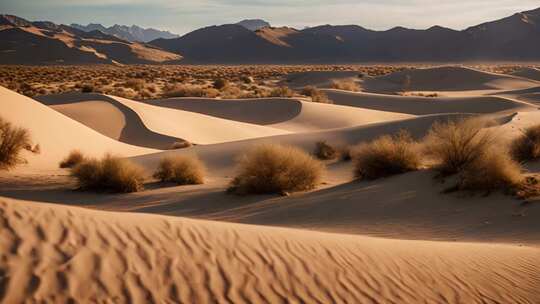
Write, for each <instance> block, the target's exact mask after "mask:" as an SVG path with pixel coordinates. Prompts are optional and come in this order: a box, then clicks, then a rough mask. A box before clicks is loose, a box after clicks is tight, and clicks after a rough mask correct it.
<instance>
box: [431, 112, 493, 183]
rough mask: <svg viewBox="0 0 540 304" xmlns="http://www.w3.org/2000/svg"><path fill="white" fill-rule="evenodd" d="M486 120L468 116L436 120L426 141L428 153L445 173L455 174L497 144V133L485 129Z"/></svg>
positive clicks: (443, 173) (440, 170) (442, 172)
mask: <svg viewBox="0 0 540 304" xmlns="http://www.w3.org/2000/svg"><path fill="white" fill-rule="evenodd" d="M485 125H486V122H485V121H482V120H478V119H464V120H458V121H448V122H445V123H440V122H436V123H435V124H433V126H432V127H431V129H430V131H429V133H428V136H427V137H426V141H425V148H426V149H425V152H426V154H427V155H428V156H429V157H430V158H431V159H432V161H433V162H435V164H436V165H435V166H436V169H438V170H439V172H440V173H441V174H442V175H451V174H455V173H458V172H460V171H462V170H463V169H464V168H465V167H467V166H469V165H470V164H471V163H473V162H475V161H476V160H477V159H480V158H481V157H483V156H484V155H485V154H486V153H487V151H488V150H489V149H490V147H492V146H493V143H494V140H495V136H494V134H493V133H492V132H489V131H487V130H483V127H484V126H485Z"/></svg>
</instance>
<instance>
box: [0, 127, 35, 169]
mask: <svg viewBox="0 0 540 304" xmlns="http://www.w3.org/2000/svg"><path fill="white" fill-rule="evenodd" d="M37 147H38V146H36V152H34V150H33V149H32V144H31V142H30V133H29V132H28V130H26V129H23V128H19V127H14V126H13V125H12V124H11V123H9V122H7V121H5V120H4V119H2V118H1V117H0V170H9V169H11V168H13V167H15V166H16V165H18V164H23V163H25V162H26V160H25V159H24V158H23V157H22V156H21V153H22V152H23V151H24V150H27V151H31V152H34V153H37Z"/></svg>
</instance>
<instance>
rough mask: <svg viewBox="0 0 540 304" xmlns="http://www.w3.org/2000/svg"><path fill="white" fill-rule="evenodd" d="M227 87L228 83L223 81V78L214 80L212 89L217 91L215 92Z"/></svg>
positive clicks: (225, 80)
mask: <svg viewBox="0 0 540 304" xmlns="http://www.w3.org/2000/svg"><path fill="white" fill-rule="evenodd" d="M228 85H229V81H228V80H227V79H224V78H218V79H216V80H214V83H213V84H212V86H213V87H214V89H217V90H221V89H223V88H225V87H226V86H228Z"/></svg>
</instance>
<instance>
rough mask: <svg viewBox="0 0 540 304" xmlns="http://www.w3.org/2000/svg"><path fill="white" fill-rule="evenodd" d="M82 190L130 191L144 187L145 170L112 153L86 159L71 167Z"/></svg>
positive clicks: (72, 173)
mask: <svg viewBox="0 0 540 304" xmlns="http://www.w3.org/2000/svg"><path fill="white" fill-rule="evenodd" d="M71 175H72V176H73V177H75V178H76V179H77V181H78V184H79V187H80V189H82V190H91V191H99V192H117V193H128V192H137V191H140V190H142V189H143V182H144V171H143V170H142V169H141V168H140V167H138V166H137V165H135V164H133V163H131V162H130V161H128V160H126V159H122V158H119V157H116V156H112V155H110V154H107V155H105V156H104V157H103V158H102V159H93V158H89V159H85V160H84V161H82V162H81V163H79V164H78V165H76V166H75V167H73V168H72V169H71Z"/></svg>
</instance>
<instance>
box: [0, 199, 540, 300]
mask: <svg viewBox="0 0 540 304" xmlns="http://www.w3.org/2000/svg"><path fill="white" fill-rule="evenodd" d="M0 225H1V226H2V229H1V230H0V240H1V242H0V248H1V249H2V250H0V252H1V255H2V258H1V259H0V269H1V270H2V272H1V274H2V275H1V276H0V290H2V291H3V292H2V294H0V299H1V300H3V301H4V302H7V303H16V302H21V301H23V300H27V301H28V300H36V301H55V302H64V301H69V300H73V299H76V300H77V301H82V302H101V301H104V300H112V301H115V302H132V303H148V302H154V303H162V302H184V303H207V302H223V303H224V302H235V303H253V302H274V303H275V302H284V301H297V302H319V303H330V302H355V303H360V302H408V303H411V302H424V303H440V302H445V303H485V302H504V303H518V302H519V303H534V302H538V301H540V293H538V289H537V287H538V285H539V284H540V278H539V277H538V276H537V274H538V272H539V271H540V268H539V266H538V260H539V258H540V251H539V249H538V248H530V247H517V246H509V245H499V244H467V243H446V242H428V241H399V240H386V239H376V238H369V237H359V236H347V235H335V234H324V233H317V232H307V231H301V230H291V229H283V228H263V227H257V226H244V225H237V224H225V223H218V222H205V221H197V220H187V219H182V218H170V217H163V216H151V215H135V214H117V213H106V212H103V211H89V210H84V209H78V208H73V207H61V206H51V205H37V204H32V203H29V202H22V201H12V200H8V201H6V202H3V203H0Z"/></svg>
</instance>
